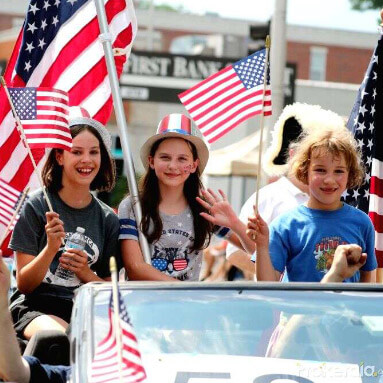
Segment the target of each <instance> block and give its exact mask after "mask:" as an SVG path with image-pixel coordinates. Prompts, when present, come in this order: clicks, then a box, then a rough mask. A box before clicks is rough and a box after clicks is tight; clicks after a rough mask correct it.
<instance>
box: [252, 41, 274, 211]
mask: <svg viewBox="0 0 383 383" xmlns="http://www.w3.org/2000/svg"><path fill="white" fill-rule="evenodd" d="M265 45H266V59H265V70H264V73H263V96H262V113H261V121H260V127H259V129H260V138H259V148H258V167H257V186H256V195H255V214H257V213H258V200H259V189H260V185H261V172H262V149H263V131H264V125H265V116H264V110H263V109H264V106H265V105H264V103H265V97H266V86H267V75H268V73H269V51H270V36H269V35H267V36H266V44H265Z"/></svg>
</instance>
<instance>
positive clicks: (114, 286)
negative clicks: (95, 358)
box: [109, 257, 123, 383]
mask: <svg viewBox="0 0 383 383" xmlns="http://www.w3.org/2000/svg"><path fill="white" fill-rule="evenodd" d="M109 268H110V274H111V276H112V295H113V306H114V310H113V313H114V315H113V318H112V320H113V323H114V326H113V327H114V333H115V335H116V343H117V355H118V372H119V381H120V383H123V380H122V378H123V376H122V340H121V326H120V305H119V299H118V278H117V264H116V259H115V258H114V257H110V261H109Z"/></svg>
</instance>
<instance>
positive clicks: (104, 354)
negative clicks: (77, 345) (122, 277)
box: [89, 290, 146, 383]
mask: <svg viewBox="0 0 383 383" xmlns="http://www.w3.org/2000/svg"><path fill="white" fill-rule="evenodd" d="M118 302H119V314H120V318H119V326H120V329H121V344H122V377H123V381H124V382H129V383H138V382H144V381H145V380H146V372H145V369H144V366H143V365H142V360H141V354H140V352H139V350H138V343H137V338H136V336H135V334H134V329H133V326H132V324H131V322H130V319H129V315H128V311H127V309H126V307H125V304H124V301H123V300H122V297H121V293H120V291H119V290H118ZM118 355H119V354H118V350H117V341H116V331H115V325H114V306H113V293H112V292H111V296H110V303H109V331H108V334H107V335H106V337H105V338H104V339H103V340H101V342H100V343H99V344H98V345H97V347H96V351H95V355H94V359H93V362H92V364H91V371H90V379H89V383H113V382H115V383H119V381H120V380H119V358H118Z"/></svg>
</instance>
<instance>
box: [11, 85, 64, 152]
mask: <svg viewBox="0 0 383 383" xmlns="http://www.w3.org/2000/svg"><path fill="white" fill-rule="evenodd" d="M9 93H10V95H11V99H12V102H13V104H14V106H15V109H16V113H17V115H18V117H19V119H20V121H21V124H22V126H23V129H24V133H25V137H26V139H27V141H28V144H29V146H30V147H31V149H38V148H59V149H65V150H70V148H71V147H72V136H71V134H70V130H69V124H68V101H69V97H68V93H67V92H63V91H61V90H57V89H52V88H9Z"/></svg>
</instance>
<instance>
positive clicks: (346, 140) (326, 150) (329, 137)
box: [290, 127, 365, 189]
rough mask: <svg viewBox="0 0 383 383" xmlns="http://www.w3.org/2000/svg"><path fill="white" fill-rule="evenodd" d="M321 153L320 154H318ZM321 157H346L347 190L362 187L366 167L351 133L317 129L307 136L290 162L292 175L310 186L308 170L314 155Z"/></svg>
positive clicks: (343, 130) (300, 142) (338, 129)
mask: <svg viewBox="0 0 383 383" xmlns="http://www.w3.org/2000/svg"><path fill="white" fill-rule="evenodd" d="M318 151H319V153H318ZM314 152H316V153H318V154H319V156H323V155H327V154H330V155H332V156H334V157H340V156H341V155H343V156H344V159H345V162H346V165H347V170H348V172H349V174H348V180H347V188H348V189H351V188H354V187H359V186H360V185H362V183H363V180H364V174H365V171H364V166H363V165H362V161H361V153H360V150H359V148H358V146H357V143H356V141H355V139H354V137H353V136H352V134H351V132H350V131H348V130H347V129H346V128H345V127H344V128H336V129H322V130H321V129H316V130H314V131H312V132H310V134H305V135H304V136H303V137H302V139H301V140H299V144H298V145H297V147H296V150H295V154H294V156H293V157H292V158H291V160H290V174H292V175H293V176H295V177H296V178H297V179H298V180H299V181H301V182H302V183H304V184H306V185H308V170H309V166H310V160H311V158H312V156H313V153H314Z"/></svg>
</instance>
